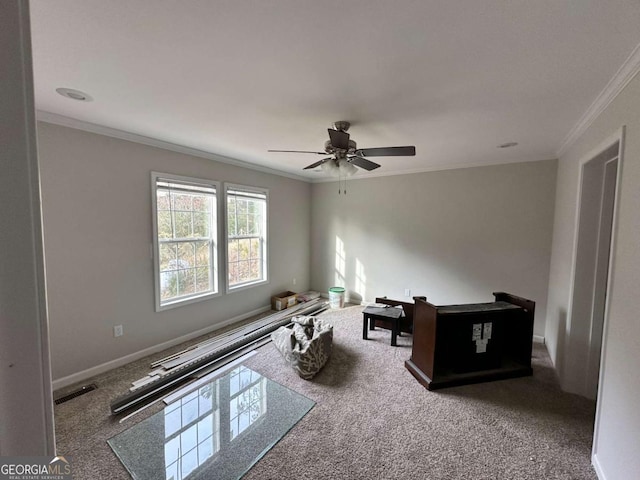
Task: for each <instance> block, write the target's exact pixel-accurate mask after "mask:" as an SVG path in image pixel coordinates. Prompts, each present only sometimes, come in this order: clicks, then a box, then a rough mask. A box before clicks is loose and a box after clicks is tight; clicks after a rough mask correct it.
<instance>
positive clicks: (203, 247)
mask: <svg viewBox="0 0 640 480" xmlns="http://www.w3.org/2000/svg"><path fill="white" fill-rule="evenodd" d="M195 246H196V263H195V265H196V266H198V267H202V266H209V257H210V256H211V249H210V248H209V243H208V242H196V243H195Z"/></svg>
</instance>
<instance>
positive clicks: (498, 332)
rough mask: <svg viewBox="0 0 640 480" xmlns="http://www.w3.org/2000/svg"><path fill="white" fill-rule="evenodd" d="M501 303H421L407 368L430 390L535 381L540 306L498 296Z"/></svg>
mask: <svg viewBox="0 0 640 480" xmlns="http://www.w3.org/2000/svg"><path fill="white" fill-rule="evenodd" d="M493 295H494V297H495V302H490V303H477V304H464V305H445V306H436V305H432V304H430V303H428V302H427V301H425V300H421V299H416V301H415V309H414V318H413V348H412V352H411V358H410V359H409V360H407V361H406V362H405V367H406V368H407V369H408V370H409V371H410V372H411V374H412V375H413V376H414V377H415V378H416V379H417V380H418V381H419V382H420V383H421V384H422V385H424V386H425V387H426V388H427V389H429V390H435V389H437V388H444V387H452V386H455V385H463V384H467V383H477V382H485V381H490V380H499V379H504V378H512V377H521V376H526V375H531V374H532V373H533V371H532V369H531V348H532V341H533V319H534V314H535V302H533V301H532V300H527V299H526V298H522V297H517V296H515V295H511V294H509V293H505V292H494V294H493Z"/></svg>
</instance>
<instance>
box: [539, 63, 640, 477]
mask: <svg viewBox="0 0 640 480" xmlns="http://www.w3.org/2000/svg"><path fill="white" fill-rule="evenodd" d="M623 125H626V140H625V148H624V151H623V160H622V163H621V164H620V168H621V184H620V186H619V188H620V196H619V203H618V207H617V208H618V212H617V223H616V224H615V225H614V241H615V244H614V245H613V249H614V250H613V258H612V264H611V268H612V281H611V285H610V289H611V294H610V297H609V313H608V319H607V321H606V322H607V323H606V324H605V343H604V352H603V357H602V365H601V370H602V372H601V383H600V391H599V398H598V416H597V425H596V434H595V437H594V454H595V455H594V462H595V464H596V467H597V469H598V470H599V473H600V476H601V478H603V479H604V478H606V479H607V480H617V479H628V478H638V477H639V476H640V456H638V452H640V435H639V434H638V432H640V411H639V410H638V398H640V375H638V369H639V368H640V321H639V319H638V315H639V313H638V308H637V305H636V302H635V301H636V299H637V297H638V285H640V250H639V248H638V245H639V242H638V239H639V238H640V208H638V207H639V206H640V76H637V75H636V77H635V79H633V80H632V81H631V82H630V83H629V84H628V85H627V86H626V88H625V89H624V90H623V91H622V92H621V93H620V94H619V95H618V96H617V97H616V98H615V100H614V101H613V102H612V103H611V104H610V105H609V106H608V107H607V108H606V109H605V110H604V111H603V112H602V113H601V114H600V116H599V117H598V118H597V119H596V120H595V122H594V123H593V124H592V125H591V126H590V127H589V129H588V130H587V131H586V132H585V133H584V134H583V135H582V136H581V138H580V139H579V140H578V141H577V142H576V143H575V144H574V145H573V146H572V147H571V148H570V149H569V150H568V151H567V153H566V154H564V155H563V156H562V157H561V158H560V161H559V166H558V184H557V196H556V212H555V221H554V224H555V225H554V235H553V250H552V268H551V273H550V277H549V305H548V309H547V325H546V337H547V342H548V347H549V351H550V354H551V356H552V358H553V360H554V361H555V362H556V363H557V364H558V363H562V362H563V361H565V362H569V363H570V362H573V359H572V358H566V357H567V355H566V353H567V352H566V351H565V346H566V345H567V344H568V343H570V342H569V340H570V339H568V338H567V333H568V332H570V331H571V325H567V312H568V311H569V310H570V305H569V302H570V294H571V292H570V285H571V263H572V259H573V256H574V252H573V248H574V237H575V218H576V206H577V201H578V198H577V196H578V193H577V192H578V175H579V170H580V162H583V161H585V160H588V159H589V158H590V156H591V155H592V153H596V152H597V149H598V147H599V146H600V145H602V144H603V142H606V141H607V139H609V138H611V137H612V136H614V135H615V134H616V132H618V131H619V130H620V128H621V127H622V126H623ZM584 367H585V368H586V365H584ZM570 371H571V365H564V367H563V368H561V369H560V374H561V381H562V382H563V383H564V384H566V383H568V378H566V374H565V372H570Z"/></svg>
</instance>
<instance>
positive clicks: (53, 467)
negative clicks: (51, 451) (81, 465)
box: [0, 456, 73, 480]
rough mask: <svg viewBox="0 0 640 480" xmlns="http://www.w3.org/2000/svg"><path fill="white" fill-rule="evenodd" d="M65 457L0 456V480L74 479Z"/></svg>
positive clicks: (69, 464)
mask: <svg viewBox="0 0 640 480" xmlns="http://www.w3.org/2000/svg"><path fill="white" fill-rule="evenodd" d="M72 478H73V475H72V469H71V463H70V462H69V460H67V459H66V458H65V457H61V456H58V457H0V480H72Z"/></svg>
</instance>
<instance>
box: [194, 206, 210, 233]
mask: <svg viewBox="0 0 640 480" xmlns="http://www.w3.org/2000/svg"><path fill="white" fill-rule="evenodd" d="M209 218H210V215H209V214H208V213H206V212H195V213H194V214H193V236H194V237H200V238H202V237H208V236H209Z"/></svg>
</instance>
